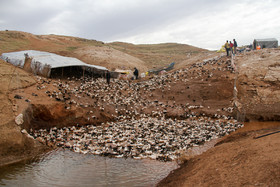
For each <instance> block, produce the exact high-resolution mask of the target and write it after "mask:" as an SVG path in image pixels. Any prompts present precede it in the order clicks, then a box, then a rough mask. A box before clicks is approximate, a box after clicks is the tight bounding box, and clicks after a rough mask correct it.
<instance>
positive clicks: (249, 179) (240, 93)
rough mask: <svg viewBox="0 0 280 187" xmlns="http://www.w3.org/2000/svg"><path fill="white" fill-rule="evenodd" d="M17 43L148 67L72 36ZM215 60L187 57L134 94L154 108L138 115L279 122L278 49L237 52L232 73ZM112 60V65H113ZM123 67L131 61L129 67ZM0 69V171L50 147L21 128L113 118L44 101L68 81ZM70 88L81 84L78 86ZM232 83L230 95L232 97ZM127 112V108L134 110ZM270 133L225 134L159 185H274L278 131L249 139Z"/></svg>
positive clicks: (108, 109)
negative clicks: (163, 113) (20, 119)
mask: <svg viewBox="0 0 280 187" xmlns="http://www.w3.org/2000/svg"><path fill="white" fill-rule="evenodd" d="M12 36H13V37H15V36H14V35H12ZM16 37H23V38H25V40H26V39H28V38H29V39H30V38H32V40H31V39H30V41H32V42H31V43H33V47H34V46H36V45H37V47H40V50H44V49H48V50H46V51H50V52H52V51H51V50H50V48H48V47H49V45H50V41H51V42H52V43H53V44H52V47H53V50H55V52H56V53H57V54H64V55H66V56H74V57H76V56H80V58H81V57H82V56H84V57H83V58H85V60H87V61H92V63H94V60H93V59H96V60H97V61H98V62H99V63H101V64H102V63H104V62H105V61H106V62H108V64H106V63H105V65H106V67H107V68H109V69H110V68H111V69H114V68H118V67H119V66H121V65H124V66H127V67H129V68H131V67H133V66H135V64H139V67H140V66H141V68H142V69H141V68H139V69H140V70H141V71H144V70H146V69H148V68H149V65H147V63H145V62H144V61H143V60H141V59H139V58H137V57H135V56H132V55H124V54H123V53H120V52H119V51H117V50H116V49H111V48H110V47H108V46H106V47H105V48H104V46H103V48H102V49H101V48H100V49H98V46H91V47H87V46H84V45H81V44H80V43H79V42H78V41H79V40H77V39H74V38H67V37H66V38H65V37H61V38H57V37H49V38H48V37H47V36H40V37H39V36H36V37H35V38H34V36H33V35H30V36H29V35H28V36H27V35H26V36H21V35H19V36H18V35H16ZM65 39H68V40H69V41H68V40H67V42H68V44H67V45H66V46H64V47H66V48H67V49H68V52H66V51H65V50H61V51H60V50H59V49H60V47H61V42H65ZM42 40H43V41H44V42H43V43H42ZM87 42H89V41H87ZM90 42H94V41H90ZM97 43H98V42H97ZM20 44H21V43H20ZM35 44H36V45H35ZM40 44H41V45H40ZM74 44H75V45H74ZM91 44H92V43H91ZM18 45H19V44H18ZM98 45H100V46H102V45H103V44H102V43H98ZM77 46H79V47H77ZM8 47H9V46H8ZM17 47H21V46H20V45H19V46H17ZM12 48H13V46H10V48H9V49H1V52H7V51H11V50H12ZM24 49H29V48H28V47H27V48H24ZM35 49H39V48H35ZM71 50H73V51H71ZM131 54H132V53H131ZM220 55H221V54H213V53H204V52H203V53H201V54H196V55H190V56H187V57H186V59H185V60H182V61H181V62H179V63H178V64H177V65H178V66H175V69H174V70H173V71H171V72H169V73H167V75H168V80H167V81H166V80H164V81H163V80H160V81H158V82H157V84H156V85H151V86H150V87H153V89H150V91H149V92H147V91H145V89H144V88H143V89H139V94H140V95H141V96H142V98H143V99H144V100H146V101H147V102H150V103H152V102H153V103H158V104H157V105H155V106H154V107H150V108H146V109H143V110H140V109H139V111H138V112H140V111H141V112H142V113H144V114H151V113H152V112H153V111H163V110H165V111H166V117H170V118H179V119H184V118H186V117H187V115H190V114H191V115H197V116H201V115H202V116H208V117H212V118H216V117H220V118H223V117H234V118H239V119H240V120H243V121H279V119H280V115H279V114H280V97H279V96H280V93H279V86H280V85H279V80H280V77H279V70H280V64H279V62H280V50H279V49H264V50H259V51H252V52H246V53H242V54H239V55H237V56H236V57H235V58H234V59H233V60H234V66H236V68H235V69H234V68H233V66H232V64H231V59H230V58H227V57H224V56H220ZM97 57H98V58H97ZM214 57H215V58H214ZM216 57H217V58H216ZM145 58H147V56H145ZM128 59H129V62H128V61H127V60H128ZM207 59H208V60H207ZM209 59H210V60H209ZM114 61H118V63H116V64H114V65H112V64H111V63H113V62H114ZM130 62H133V63H132V64H129V63H130ZM123 63H124V64H123ZM97 65H100V64H97ZM0 66H1V67H0V77H1V79H0V83H1V84H0V88H1V89H0V98H1V100H0V106H1V107H0V109H1V113H0V117H1V121H0V150H1V151H0V166H1V165H5V164H9V163H12V162H16V161H18V160H22V159H26V158H28V157H31V156H34V155H37V154H39V153H41V152H43V151H46V150H48V149H49V148H48V147H46V146H44V145H42V144H40V143H39V142H37V141H34V140H33V139H31V138H29V137H28V136H26V135H25V134H24V133H22V132H21V131H22V129H26V130H27V131H28V130H29V129H30V128H34V129H39V128H50V127H53V126H57V127H63V126H70V125H73V123H75V124H80V125H84V124H88V123H92V124H97V125H101V124H102V123H103V122H106V121H112V120H115V119H114V117H112V113H113V112H114V111H115V109H116V108H115V106H114V105H104V109H103V110H102V111H100V110H99V109H98V108H95V107H93V106H90V107H84V104H83V105H80V106H71V107H70V109H69V108H68V107H69V105H68V104H66V102H62V101H58V100H56V99H55V98H51V97H49V96H48V91H49V92H50V93H52V92H53V91H56V92H59V87H57V86H55V85H56V84H57V83H58V82H61V81H62V82H64V83H65V81H67V80H50V79H40V78H38V77H36V76H34V75H32V74H30V73H27V72H26V71H24V70H22V69H19V68H16V67H14V66H12V65H10V64H8V63H6V62H4V61H2V60H1V61H0ZM151 66H152V65H151ZM149 80H154V79H153V76H150V77H146V78H144V79H141V80H137V81H133V83H137V84H139V85H141V84H147V83H149ZM160 83H162V84H163V85H164V84H166V85H167V89H162V88H161V84H160ZM76 84H77V85H79V84H81V81H77V82H76ZM77 85H76V86H77ZM235 85H236V90H237V92H234V86H235ZM235 93H236V95H235ZM110 94H113V93H110ZM122 94H124V95H126V96H127V97H128V96H129V95H130V93H129V92H125V91H123V92H122ZM73 97H74V96H72V97H71V99H73ZM90 100H91V99H90V98H89V97H87V96H86V95H85V96H83V97H81V98H80V99H79V102H80V103H88V102H90ZM92 102H94V100H92ZM130 107H132V108H133V109H134V107H135V105H134V106H130ZM89 111H91V112H89ZM19 114H23V123H22V124H21V125H17V124H16V123H15V118H16V117H17V116H18V115H19ZM89 115H95V116H96V118H95V119H90V120H89ZM247 128H248V127H247ZM276 130H279V126H277V125H276V126H273V127H270V126H269V125H265V126H264V127H262V129H260V128H257V129H256V128H253V129H247V130H246V128H245V129H244V131H239V132H236V133H234V134H231V135H229V136H227V137H225V138H224V139H222V140H221V141H220V142H219V143H218V144H217V145H216V146H215V147H214V148H212V149H210V150H209V151H207V152H205V153H203V154H202V155H199V156H196V157H193V158H187V161H186V162H185V163H184V164H182V165H181V167H180V168H179V169H178V170H175V171H174V172H172V173H171V174H170V175H169V176H168V177H167V178H166V179H164V180H163V181H162V182H161V183H159V186H241V185H242V186H243V185H248V186H251V185H258V186H279V181H280V179H279V176H280V173H279V171H280V168H279V162H280V160H279V157H278V154H279V148H280V146H279V133H278V134H274V135H270V136H266V137H263V138H260V139H254V138H253V137H256V136H259V135H262V134H265V133H268V132H272V131H276Z"/></svg>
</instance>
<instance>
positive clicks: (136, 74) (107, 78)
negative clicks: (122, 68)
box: [105, 67, 139, 85]
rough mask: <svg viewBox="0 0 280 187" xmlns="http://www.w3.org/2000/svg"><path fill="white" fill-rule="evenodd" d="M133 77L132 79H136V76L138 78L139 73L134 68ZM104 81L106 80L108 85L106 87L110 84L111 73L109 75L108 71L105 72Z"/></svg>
mask: <svg viewBox="0 0 280 187" xmlns="http://www.w3.org/2000/svg"><path fill="white" fill-rule="evenodd" d="M133 75H134V77H133V78H134V79H136V80H137V79H138V76H139V71H138V69H137V68H136V67H135V68H134V71H133ZM105 76H106V80H107V83H108V85H109V84H110V79H111V73H110V71H106V75H105Z"/></svg>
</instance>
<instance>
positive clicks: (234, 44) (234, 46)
mask: <svg viewBox="0 0 280 187" xmlns="http://www.w3.org/2000/svg"><path fill="white" fill-rule="evenodd" d="M236 48H237V42H236V40H235V39H233V49H234V54H236V50H237V49H236Z"/></svg>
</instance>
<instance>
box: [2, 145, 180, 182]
mask: <svg viewBox="0 0 280 187" xmlns="http://www.w3.org/2000/svg"><path fill="white" fill-rule="evenodd" d="M177 167H178V165H177V164H176V162H160V161H156V160H134V159H124V158H106V157H100V156H94V155H90V154H87V155H83V154H77V153H74V152H71V151H67V150H55V151H51V152H49V153H48V154H46V155H44V156H43V157H41V158H40V159H37V160H35V161H34V160H33V161H29V162H28V163H19V164H15V165H10V166H7V167H4V168H1V172H0V185H7V186H61V187H63V186H75V187H76V186H154V185H155V184H156V183H157V182H159V181H160V180H161V179H163V178H164V177H166V176H167V175H168V173H169V172H170V171H171V170H174V169H176V168H177Z"/></svg>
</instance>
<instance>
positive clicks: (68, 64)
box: [1, 50, 108, 78]
mask: <svg viewBox="0 0 280 187" xmlns="http://www.w3.org/2000/svg"><path fill="white" fill-rule="evenodd" d="M1 58H2V59H3V60H5V61H7V62H9V63H11V64H13V65H15V66H18V67H21V68H23V69H25V70H28V71H30V72H32V73H34V74H35V75H41V76H44V77H50V78H55V77H72V76H74V77H82V76H85V75H89V76H92V77H101V76H103V75H104V74H105V72H106V71H107V70H108V69H107V68H105V67H102V66H96V65H90V64H86V63H84V62H82V61H80V60H78V59H76V58H72V57H64V56H60V55H57V54H54V53H48V52H43V51H34V50H27V51H18V52H10V53H3V54H2V56H1Z"/></svg>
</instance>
